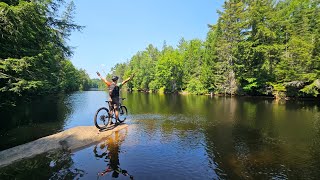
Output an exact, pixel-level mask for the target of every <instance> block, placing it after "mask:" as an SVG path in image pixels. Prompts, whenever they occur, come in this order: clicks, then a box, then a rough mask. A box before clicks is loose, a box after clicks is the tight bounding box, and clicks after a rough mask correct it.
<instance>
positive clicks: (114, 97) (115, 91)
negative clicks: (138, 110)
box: [97, 72, 134, 123]
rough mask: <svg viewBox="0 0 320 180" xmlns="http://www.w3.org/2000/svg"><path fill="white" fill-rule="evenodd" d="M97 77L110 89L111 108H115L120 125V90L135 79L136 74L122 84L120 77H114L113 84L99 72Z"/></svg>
mask: <svg viewBox="0 0 320 180" xmlns="http://www.w3.org/2000/svg"><path fill="white" fill-rule="evenodd" d="M97 75H98V76H99V77H100V78H101V79H102V80H103V81H104V82H105V83H106V86H107V87H108V89H109V96H110V99H111V106H110V107H112V108H115V115H116V120H117V123H118V122H119V121H118V120H119V103H120V97H119V96H120V89H121V87H122V86H123V85H124V84H126V83H127V82H128V81H130V80H131V79H132V78H133V77H134V74H133V75H131V76H130V77H129V78H128V79H126V80H124V81H123V82H121V83H118V79H119V77H118V76H113V77H112V82H110V81H107V80H106V79H105V78H103V77H102V76H101V75H100V73H99V72H97Z"/></svg>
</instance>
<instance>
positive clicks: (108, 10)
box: [68, 0, 224, 78]
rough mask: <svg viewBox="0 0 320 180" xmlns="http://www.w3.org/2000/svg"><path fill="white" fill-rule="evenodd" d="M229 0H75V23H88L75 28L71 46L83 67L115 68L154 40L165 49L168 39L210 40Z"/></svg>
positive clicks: (90, 69) (90, 70)
mask: <svg viewBox="0 0 320 180" xmlns="http://www.w3.org/2000/svg"><path fill="white" fill-rule="evenodd" d="M223 2H224V0H91V1H87V0H74V3H75V5H76V10H75V15H74V21H75V22H76V23H77V24H79V25H83V26H86V27H85V28H84V29H83V30H82V32H73V33H72V35H71V37H70V40H69V42H68V44H69V45H70V46H72V47H74V48H75V49H74V50H73V52H74V55H73V56H72V57H71V61H72V63H73V64H74V65H75V66H76V67H77V68H82V69H85V70H86V71H87V73H88V74H89V76H90V77H91V78H97V76H96V74H95V72H96V71H100V72H101V73H103V72H102V70H104V71H105V72H107V73H108V72H109V71H110V69H111V67H113V66H114V65H115V64H116V63H120V62H127V61H128V60H129V59H130V58H131V57H132V56H133V55H134V54H135V53H137V52H138V51H142V50H144V49H145V48H146V47H147V46H148V44H153V45H154V46H156V47H158V48H159V49H161V48H162V45H163V42H164V41H166V43H167V45H171V46H174V47H176V45H177V44H178V42H179V40H180V39H181V38H182V37H183V38H185V39H186V40H191V39H195V38H198V39H201V40H204V39H205V38H206V34H207V32H208V26H207V25H208V24H215V23H216V22H217V19H218V14H217V10H218V9H220V10H221V7H222V4H223Z"/></svg>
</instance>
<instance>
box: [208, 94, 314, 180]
mask: <svg viewBox="0 0 320 180" xmlns="http://www.w3.org/2000/svg"><path fill="white" fill-rule="evenodd" d="M271 103H272V101H266V100H265V101H261V100H259V101H257V102H255V101H254V100H250V101H248V100H247V101H244V102H242V103H239V104H238V105H237V107H233V108H234V109H233V112H236V114H237V116H235V118H236V119H237V120H236V121H235V122H234V123H232V122H228V121H226V120H222V121H220V122H219V124H215V125H214V126H207V127H206V128H205V129H204V135H205V140H206V146H207V147H206V150H207V152H208V155H209V157H210V159H211V161H210V162H212V164H215V166H212V168H213V169H214V170H215V171H216V173H217V174H219V175H220V177H222V178H228V179H229V178H232V179H251V178H252V179H272V178H298V179H308V178H311V179H312V178H316V179H319V177H320V173H319V172H320V169H319V164H320V161H319V159H320V156H319V154H320V151H319V149H320V141H319V139H320V133H319V132H320V130H319V129H320V128H317V127H320V123H318V124H316V123H315V122H319V119H320V115H319V109H318V107H317V106H314V105H313V106H303V107H301V106H300V105H299V103H298V105H297V106H294V105H293V104H289V103H288V104H285V105H280V106H279V105H278V104H276V105H274V104H271ZM304 105H305V104H304ZM288 106H289V107H288ZM217 108H218V109H219V108H221V107H219V106H217ZM230 111H231V110H230ZM220 112H222V111H220ZM315 113H317V114H318V115H317V116H318V117H315V116H316V115H315ZM223 117H225V116H221V118H223ZM312 125H313V126H312ZM315 127H316V130H314V128H315ZM310 144H311V146H310ZM308 151H310V152H308Z"/></svg>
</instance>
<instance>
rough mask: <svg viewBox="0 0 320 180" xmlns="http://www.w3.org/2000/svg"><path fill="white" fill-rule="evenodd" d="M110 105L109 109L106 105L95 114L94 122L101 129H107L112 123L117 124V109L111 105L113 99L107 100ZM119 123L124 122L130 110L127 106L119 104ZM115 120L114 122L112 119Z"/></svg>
mask: <svg viewBox="0 0 320 180" xmlns="http://www.w3.org/2000/svg"><path fill="white" fill-rule="evenodd" d="M120 99H121V100H125V99H126V98H120ZM106 102H107V103H108V105H109V109H108V108H106V107H101V108H99V109H98V110H97V112H96V114H95V116H94V124H95V126H96V127H97V128H99V129H105V128H106V127H107V126H108V125H110V124H116V122H117V121H116V118H115V112H116V109H115V108H114V107H113V106H112V105H111V101H106ZM118 110H119V119H118V121H119V123H123V122H124V121H125V120H126V119H127V115H128V111H127V107H126V106H123V105H121V102H120V104H119V109H118ZM113 119H114V120H115V122H113V121H112V120H113Z"/></svg>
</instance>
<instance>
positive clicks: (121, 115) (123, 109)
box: [119, 106, 128, 123]
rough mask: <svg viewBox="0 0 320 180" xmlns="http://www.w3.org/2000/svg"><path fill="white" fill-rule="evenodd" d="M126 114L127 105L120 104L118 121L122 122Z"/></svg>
mask: <svg viewBox="0 0 320 180" xmlns="http://www.w3.org/2000/svg"><path fill="white" fill-rule="evenodd" d="M127 116H128V111H127V107H125V106H120V110H119V122H120V123H123V122H124V121H125V120H126V119H127Z"/></svg>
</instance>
